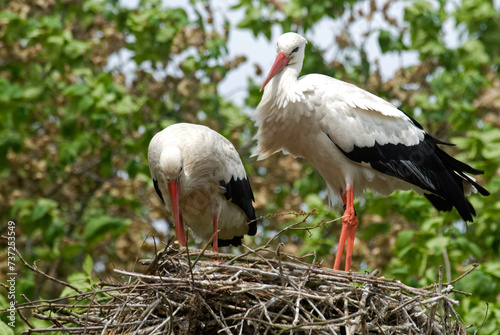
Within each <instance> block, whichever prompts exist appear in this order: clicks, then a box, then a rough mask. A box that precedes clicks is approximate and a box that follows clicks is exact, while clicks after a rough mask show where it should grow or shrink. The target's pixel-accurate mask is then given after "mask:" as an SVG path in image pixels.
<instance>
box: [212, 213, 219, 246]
mask: <svg viewBox="0 0 500 335" xmlns="http://www.w3.org/2000/svg"><path fill="white" fill-rule="evenodd" d="M218 229H219V228H218V224H217V215H214V234H215V236H214V239H213V241H212V247H213V250H214V252H219V236H218V235H219V234H218V233H217V230H218Z"/></svg>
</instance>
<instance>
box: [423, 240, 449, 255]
mask: <svg viewBox="0 0 500 335" xmlns="http://www.w3.org/2000/svg"><path fill="white" fill-rule="evenodd" d="M449 242H450V238H449V237H447V236H436V237H433V238H431V239H429V240H428V241H427V243H426V246H427V248H428V249H431V250H434V251H436V252H438V253H441V250H442V249H443V248H445V247H446V246H448V243H449Z"/></svg>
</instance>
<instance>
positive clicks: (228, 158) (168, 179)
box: [148, 123, 257, 252]
mask: <svg viewBox="0 0 500 335" xmlns="http://www.w3.org/2000/svg"><path fill="white" fill-rule="evenodd" d="M148 161H149V169H150V171H151V177H152V178H153V183H154V187H155V190H156V192H157V193H158V196H159V197H160V198H161V200H163V202H164V203H165V207H166V208H167V210H168V211H169V212H170V213H172V214H173V216H174V221H175V231H176V234H177V239H178V240H179V242H180V243H181V244H182V245H183V246H186V237H185V234H184V224H183V222H184V221H185V222H186V223H187V224H188V225H189V226H190V227H191V229H192V231H193V233H194V235H195V236H196V237H197V238H198V239H203V240H205V241H208V240H209V239H210V238H211V237H212V235H213V234H214V233H215V232H217V230H218V229H220V232H219V233H218V234H216V235H215V237H214V239H213V242H212V246H213V250H214V251H215V252H218V247H219V246H221V247H222V246H227V245H230V244H231V245H234V246H238V245H241V239H242V237H243V235H244V234H249V235H255V233H256V230H257V227H256V222H255V221H252V220H254V219H255V211H254V208H253V205H252V201H253V200H254V197H253V193H252V189H251V187H250V183H249V181H248V179H247V176H246V173H245V169H244V167H243V164H242V163H241V159H240V156H239V155H238V152H237V151H236V149H235V148H234V146H233V145H232V144H231V142H229V141H228V140H227V139H226V138H224V137H223V136H222V135H220V134H219V133H217V132H215V131H213V130H211V129H210V128H208V127H205V126H201V125H195V124H189V123H178V124H174V125H172V126H169V127H167V128H165V129H163V130H162V131H160V132H159V133H157V134H156V135H155V136H154V137H153V139H152V140H151V142H150V143H149V149H148ZM249 221H252V222H249Z"/></svg>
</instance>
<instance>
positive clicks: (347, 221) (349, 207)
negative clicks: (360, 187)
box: [333, 185, 358, 271]
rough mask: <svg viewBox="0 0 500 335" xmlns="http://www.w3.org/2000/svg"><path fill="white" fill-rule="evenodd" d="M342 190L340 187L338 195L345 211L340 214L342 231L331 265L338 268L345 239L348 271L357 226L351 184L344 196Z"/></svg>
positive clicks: (335, 268)
mask: <svg viewBox="0 0 500 335" xmlns="http://www.w3.org/2000/svg"><path fill="white" fill-rule="evenodd" d="M342 191H343V190H342V189H341V190H340V196H341V197H342V202H343V203H344V206H345V211H344V215H343V216H342V231H341V233H340V240H339V246H338V248H337V255H336V257H335V264H334V265H333V269H334V270H339V268H340V261H341V259H342V254H343V252H344V246H345V242H346V239H347V250H346V256H345V271H349V270H350V269H351V258H352V250H353V245H354V237H355V235H356V229H357V227H358V217H357V216H356V211H355V210H354V196H353V190H352V185H347V190H346V195H345V197H344V195H343V192H342Z"/></svg>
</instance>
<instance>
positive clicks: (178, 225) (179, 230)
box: [167, 180, 186, 247]
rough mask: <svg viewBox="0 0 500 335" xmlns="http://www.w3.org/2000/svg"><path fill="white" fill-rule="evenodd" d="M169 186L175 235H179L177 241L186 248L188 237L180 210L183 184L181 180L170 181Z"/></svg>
mask: <svg viewBox="0 0 500 335" xmlns="http://www.w3.org/2000/svg"><path fill="white" fill-rule="evenodd" d="M167 185H168V191H169V192H170V200H171V201H172V207H173V210H174V220H175V234H176V235H177V240H178V241H179V242H180V243H181V245H182V246H183V247H185V246H186V235H185V234H184V224H183V223H182V216H181V213H180V208H179V192H180V189H181V182H180V181H179V180H172V181H168V182H167Z"/></svg>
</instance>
